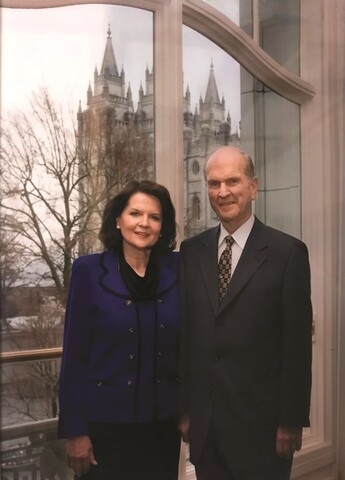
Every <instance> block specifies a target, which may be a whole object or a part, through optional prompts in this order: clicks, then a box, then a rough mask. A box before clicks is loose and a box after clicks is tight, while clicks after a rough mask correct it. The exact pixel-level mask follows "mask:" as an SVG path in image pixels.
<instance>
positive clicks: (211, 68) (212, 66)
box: [211, 57, 213, 70]
mask: <svg viewBox="0 0 345 480" xmlns="http://www.w3.org/2000/svg"><path fill="white" fill-rule="evenodd" d="M211 70H213V58H212V57H211Z"/></svg>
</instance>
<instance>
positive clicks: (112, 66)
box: [100, 25, 119, 78]
mask: <svg viewBox="0 0 345 480" xmlns="http://www.w3.org/2000/svg"><path fill="white" fill-rule="evenodd" d="M107 34H108V37H107V43H106V47H105V51H104V57H103V62H102V67H101V71H100V75H104V77H105V78H111V77H119V71H118V68H117V65H116V59H115V53H114V48H113V42H112V38H111V30H110V25H108V31H107Z"/></svg>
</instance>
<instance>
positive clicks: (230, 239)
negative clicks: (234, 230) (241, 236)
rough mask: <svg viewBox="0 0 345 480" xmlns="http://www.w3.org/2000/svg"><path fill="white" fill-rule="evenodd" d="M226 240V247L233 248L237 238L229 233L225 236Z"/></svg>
mask: <svg viewBox="0 0 345 480" xmlns="http://www.w3.org/2000/svg"><path fill="white" fill-rule="evenodd" d="M225 241H226V247H227V248H231V246H232V244H233V243H234V241H235V240H234V239H233V238H232V236H231V235H228V236H227V237H225Z"/></svg>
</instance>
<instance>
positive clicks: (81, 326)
mask: <svg viewBox="0 0 345 480" xmlns="http://www.w3.org/2000/svg"><path fill="white" fill-rule="evenodd" d="M159 261H160V271H159V281H158V287H157V289H156V295H155V298H154V299H152V300H150V301H139V302H135V301H133V299H132V298H131V295H130V294H129V292H128V289H127V287H126V285H125V284H124V282H123V280H122V277H121V274H120V270H119V261H118V257H117V256H116V254H115V253H113V252H110V251H106V252H104V253H99V254H91V255H86V256H82V257H79V258H78V259H77V260H75V262H74V263H73V267H72V275H71V283H70V288H69V294H68V300H67V306H66V316H65V330H64V343H63V355H62V363H61V373H60V385H59V403H60V414H59V437H63V438H69V437H72V436H78V435H87V434H88V433H89V427H88V425H89V423H90V422H102V423H103V422H104V423H135V422H149V421H153V420H162V419H166V418H169V417H172V416H174V415H176V390H177V353H178V335H179V323H180V307H179V304H180V301H179V285H178V253H176V252H171V253H169V254H167V255H161V256H160V257H159Z"/></svg>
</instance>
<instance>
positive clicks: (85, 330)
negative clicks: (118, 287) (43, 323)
mask: <svg viewBox="0 0 345 480" xmlns="http://www.w3.org/2000/svg"><path fill="white" fill-rule="evenodd" d="M79 260H81V259H78V260H76V261H75V262H74V264H73V267H72V275H71V282H70V288H69V293H68V300H67V306H66V314H65V329H64V341H63V354H62V361H61V372H60V383H59V406H60V414H59V427H58V434H59V437H60V438H70V437H73V436H79V435H87V434H88V425H87V411H86V410H87V406H86V398H87V395H86V388H87V378H88V352H89V351H90V349H89V345H90V338H91V317H92V310H93V305H92V292H91V285H90V279H89V272H88V270H89V269H88V268H87V267H86V265H82V264H81V262H80V261H79Z"/></svg>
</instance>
